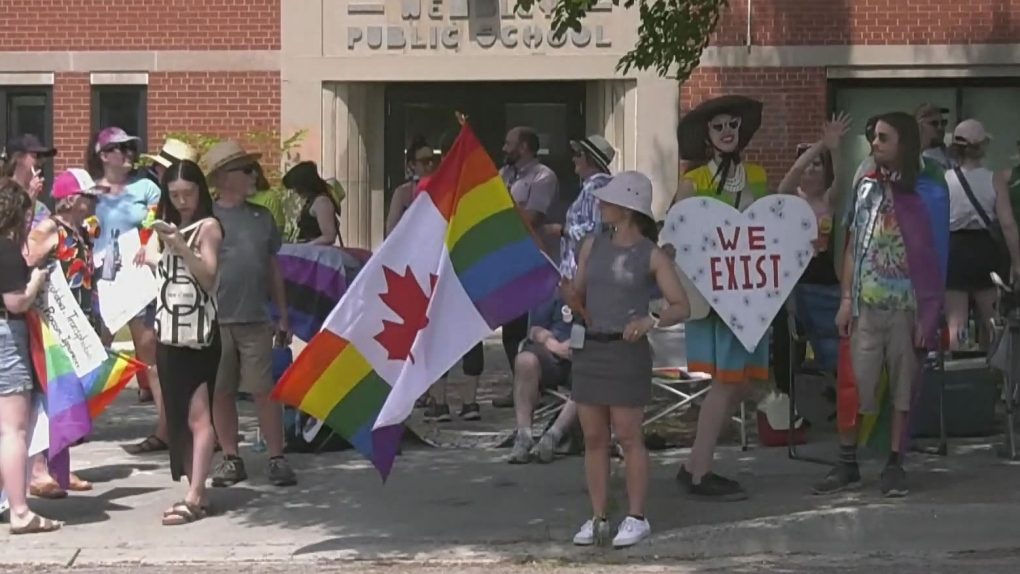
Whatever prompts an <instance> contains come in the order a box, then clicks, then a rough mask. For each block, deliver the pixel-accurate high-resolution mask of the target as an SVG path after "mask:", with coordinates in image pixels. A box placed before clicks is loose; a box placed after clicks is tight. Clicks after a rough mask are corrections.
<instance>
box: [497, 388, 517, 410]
mask: <svg viewBox="0 0 1020 574" xmlns="http://www.w3.org/2000/svg"><path fill="white" fill-rule="evenodd" d="M492 408H494V409H512V408H514V394H513V392H511V393H510V394H508V395H505V396H502V397H496V398H494V399H492Z"/></svg>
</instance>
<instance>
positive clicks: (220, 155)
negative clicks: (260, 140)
mask: <svg viewBox="0 0 1020 574" xmlns="http://www.w3.org/2000/svg"><path fill="white" fill-rule="evenodd" d="M261 157H262V154H260V153H248V152H247V151H245V149H244V148H243V147H242V146H241V144H239V143H237V142H236V141H234V140H223V141H221V142H220V143H218V144H216V145H214V146H212V147H211V148H209V151H207V152H205V155H204V156H202V163H204V164H205V169H206V175H208V176H209V177H213V176H214V175H216V173H217V172H218V171H220V170H221V169H223V168H226V167H241V166H243V165H247V164H257V163H258V161H259V159H260V158H261ZM257 171H259V172H261V171H262V169H261V168H258V169H257Z"/></svg>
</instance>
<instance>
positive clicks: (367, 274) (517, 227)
mask: <svg viewBox="0 0 1020 574" xmlns="http://www.w3.org/2000/svg"><path fill="white" fill-rule="evenodd" d="M558 281H559V272H558V271H557V270H556V267H555V266H554V265H553V263H552V261H550V260H549V258H548V257H546V256H545V254H544V253H542V251H541V249H540V248H539V246H538V243H537V242H536V241H535V238H534V236H533V234H532V233H531V231H530V230H529V229H528V227H527V225H526V224H525V223H524V221H523V220H522V219H521V217H520V215H519V213H518V211H517V208H516V206H515V205H514V202H513V200H512V199H511V197H510V194H509V192H508V191H507V189H506V186H505V185H504V184H503V181H502V179H501V178H500V177H499V174H498V173H497V171H496V166H495V165H493V163H492V160H491V159H490V158H489V155H488V154H487V153H486V151H485V149H484V148H482V146H481V144H480V143H479V142H478V139H477V138H476V137H475V135H474V133H473V132H472V131H471V128H470V126H468V125H467V124H464V126H463V128H462V129H461V132H460V135H459V136H458V137H457V140H456V141H455V142H454V145H453V148H452V149H451V150H450V153H449V154H448V155H447V157H446V158H445V159H444V161H443V163H442V164H441V165H440V167H439V170H438V171H437V172H436V173H435V174H434V175H433V176H432V178H431V179H430V180H429V181H428V183H427V184H426V185H425V186H424V187H423V189H422V190H421V191H420V192H419V193H418V195H417V197H416V198H415V200H414V201H413V202H412V203H411V206H410V207H409V208H408V210H407V212H406V213H405V214H404V216H403V218H402V219H401V222H400V224H399V225H398V226H397V228H396V229H395V230H394V232H393V233H392V234H391V235H390V236H389V237H388V238H387V239H386V241H385V242H384V243H383V244H382V246H381V247H380V249H379V250H378V252H376V253H375V254H374V255H373V256H372V257H371V258H370V259H369V260H368V263H367V264H366V265H365V267H364V268H362V270H361V271H360V272H359V273H358V276H357V278H356V279H355V280H354V282H353V283H352V284H351V286H350V288H349V289H348V290H347V293H346V294H345V295H344V297H343V299H342V300H341V301H340V304H339V305H338V306H337V308H336V309H334V310H333V312H332V313H331V314H330V316H329V318H327V319H326V322H325V324H324V325H323V330H322V331H321V332H320V333H318V334H317V335H316V336H315V337H314V338H312V340H311V342H310V343H309V344H308V346H307V347H306V348H305V350H304V351H303V352H302V353H301V354H300V355H299V356H298V357H297V359H295V361H294V364H293V365H292V366H291V367H290V369H288V370H287V372H286V373H285V374H284V376H283V378H282V379H281V380H280V382H279V384H278V385H277V386H276V389H275V390H274V391H273V397H274V398H275V399H276V400H279V401H282V402H284V403H286V404H288V405H291V406H293V407H295V408H297V409H299V410H301V411H303V412H305V413H307V414H309V415H311V416H313V417H315V418H317V419H319V420H322V421H324V423H325V424H326V425H327V426H329V427H330V428H331V429H333V430H334V431H335V432H336V433H338V434H340V435H341V436H343V437H344V438H345V439H347V440H348V441H349V442H350V443H351V444H352V445H354V447H355V448H356V449H357V450H358V451H359V452H360V453H362V454H363V455H364V456H365V457H366V458H368V459H369V460H370V461H372V464H374V465H375V467H376V468H377V469H378V470H379V473H380V474H381V475H382V477H383V480H385V479H386V478H387V477H388V476H389V473H390V470H391V469H392V467H393V460H394V458H395V457H396V452H397V448H398V446H399V443H400V438H401V435H402V434H403V422H404V421H405V420H406V419H407V417H408V416H409V415H410V414H411V412H412V410H413V408H414V402H415V400H417V399H418V397H420V396H421V395H423V394H424V393H425V392H426V391H427V390H428V388H429V387H430V386H431V385H432V383H434V382H435V381H437V380H438V379H439V378H440V376H442V374H443V373H445V372H446V371H447V370H449V369H450V367H452V366H453V365H454V364H455V363H456V362H457V361H458V360H460V358H461V356H463V355H464V354H465V353H466V352H467V351H468V350H469V349H471V347H473V346H474V345H476V344H477V343H478V342H479V341H480V340H482V339H483V338H484V337H486V336H487V335H489V333H491V332H492V331H493V330H494V329H496V328H497V327H499V326H501V325H503V324H504V323H506V322H508V321H509V320H511V319H513V318H515V317H519V316H520V315H523V314H524V313H527V312H528V311H529V310H530V309H532V308H533V307H535V306H536V305H538V304H539V303H542V302H544V301H546V300H548V299H549V298H550V297H552V295H553V293H554V291H555V289H556V284H557V283H558Z"/></svg>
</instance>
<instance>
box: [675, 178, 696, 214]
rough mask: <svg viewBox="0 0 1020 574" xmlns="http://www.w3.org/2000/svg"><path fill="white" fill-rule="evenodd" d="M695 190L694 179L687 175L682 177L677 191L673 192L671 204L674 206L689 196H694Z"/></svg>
mask: <svg viewBox="0 0 1020 574" xmlns="http://www.w3.org/2000/svg"><path fill="white" fill-rule="evenodd" d="M694 191H695V190H694V182H693V181H691V180H689V179H687V178H686V177H682V178H680V183H679V184H677V186H676V193H674V194H673V201H671V202H669V206H670V207H673V206H674V205H676V204H678V203H680V202H681V201H683V200H685V199H687V198H688V197H694Z"/></svg>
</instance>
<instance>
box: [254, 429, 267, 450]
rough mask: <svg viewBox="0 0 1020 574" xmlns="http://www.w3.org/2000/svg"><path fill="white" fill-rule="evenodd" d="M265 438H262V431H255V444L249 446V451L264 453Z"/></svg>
mask: <svg viewBox="0 0 1020 574" xmlns="http://www.w3.org/2000/svg"><path fill="white" fill-rule="evenodd" d="M266 448H268V447H267V446H266V438H265V437H264V436H262V430H261V429H259V430H257V431H255V442H254V443H253V444H252V445H251V449H252V450H253V451H255V452H266Z"/></svg>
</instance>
